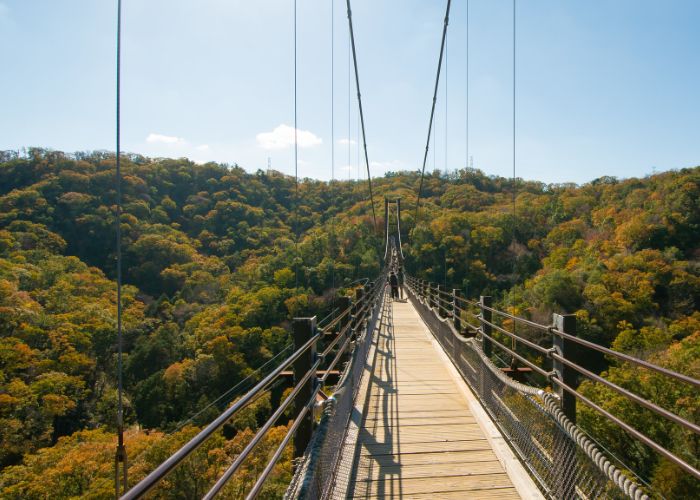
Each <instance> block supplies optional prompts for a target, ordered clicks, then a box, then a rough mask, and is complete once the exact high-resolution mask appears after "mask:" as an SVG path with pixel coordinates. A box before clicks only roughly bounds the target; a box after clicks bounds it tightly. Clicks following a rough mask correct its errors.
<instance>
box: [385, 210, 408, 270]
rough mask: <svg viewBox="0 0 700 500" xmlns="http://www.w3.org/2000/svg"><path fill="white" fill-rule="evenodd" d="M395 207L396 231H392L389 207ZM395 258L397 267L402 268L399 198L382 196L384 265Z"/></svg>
mask: <svg viewBox="0 0 700 500" xmlns="http://www.w3.org/2000/svg"><path fill="white" fill-rule="evenodd" d="M391 206H394V207H396V208H395V214H396V218H395V223H396V232H395V233H393V232H392V230H393V224H391V222H390V218H391V210H390V207H391ZM394 259H395V260H396V262H397V265H398V266H399V268H401V269H403V263H404V256H403V248H402V246H401V198H396V199H394V200H390V199H389V198H386V197H385V198H384V264H385V265H386V266H388V265H390V264H391V263H392V261H393V260H394Z"/></svg>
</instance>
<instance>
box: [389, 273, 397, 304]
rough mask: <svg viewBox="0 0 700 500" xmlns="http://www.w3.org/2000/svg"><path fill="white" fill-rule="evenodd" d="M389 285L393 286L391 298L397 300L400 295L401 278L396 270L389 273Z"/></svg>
mask: <svg viewBox="0 0 700 500" xmlns="http://www.w3.org/2000/svg"><path fill="white" fill-rule="evenodd" d="M389 285H390V286H391V298H392V299H394V300H396V299H397V298H398V297H399V278H398V277H397V276H396V273H395V272H394V271H391V274H390V275H389Z"/></svg>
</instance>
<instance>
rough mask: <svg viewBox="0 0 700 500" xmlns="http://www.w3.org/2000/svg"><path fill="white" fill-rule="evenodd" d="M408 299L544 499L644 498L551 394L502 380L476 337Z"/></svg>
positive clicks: (417, 302)
mask: <svg viewBox="0 0 700 500" xmlns="http://www.w3.org/2000/svg"><path fill="white" fill-rule="evenodd" d="M409 298H410V300H411V302H412V303H413V305H414V306H415V308H416V310H417V311H418V313H419V314H420V316H421V318H422V319H423V321H424V322H425V323H426V324H427V325H428V327H429V329H430V330H431V332H432V333H433V335H434V336H435V338H436V339H437V340H438V342H439V343H440V345H441V346H442V347H443V349H444V350H445V352H446V353H447V354H448V356H449V357H450V359H451V360H452V362H453V363H454V365H455V366H456V368H457V369H458V370H459V372H460V373H461V375H462V376H463V377H464V379H465V380H466V381H467V383H468V384H469V386H470V387H471V389H472V390H473V391H474V393H475V394H476V395H477V397H478V398H479V400H480V401H481V403H482V405H483V407H484V409H485V410H486V411H487V412H488V414H489V416H490V417H491V418H492V420H493V422H494V423H495V424H496V425H497V426H498V428H499V430H500V431H501V433H502V434H503V436H504V438H505V439H506V440H507V441H508V442H509V443H510V445H511V447H512V448H513V450H514V451H515V452H516V453H517V455H518V457H519V458H520V460H521V462H522V463H523V465H524V466H525V467H526V468H527V469H528V471H529V472H530V475H531V476H532V477H533V478H534V479H535V481H536V484H537V485H538V487H539V488H540V490H541V491H542V493H543V494H544V495H545V496H546V497H548V498H556V499H567V500H568V499H576V498H579V499H593V498H596V499H597V498H625V497H630V498H634V499H642V498H648V497H647V496H646V494H645V493H644V491H643V490H642V489H641V488H640V487H639V486H638V485H637V484H636V483H634V482H632V481H631V480H629V479H628V478H627V477H626V476H624V475H623V474H622V473H621V471H620V470H619V469H617V468H616V467H615V466H614V465H613V464H612V463H610V461H609V460H608V459H607V457H605V456H604V455H603V454H602V453H601V452H600V451H599V450H598V449H597V448H596V447H595V446H594V445H593V443H592V442H591V441H590V440H588V439H587V438H586V437H585V435H583V433H582V432H581V431H580V430H579V429H578V428H577V427H576V426H575V425H574V424H572V423H571V422H570V421H568V419H567V418H566V417H565V416H564V415H563V413H562V412H561V411H560V410H559V408H558V401H557V399H556V397H555V396H554V395H552V394H550V393H546V392H544V391H542V390H539V389H537V388H534V387H531V386H528V385H525V384H521V383H519V382H516V381H514V380H512V379H510V378H508V377H507V375H505V374H503V373H502V372H501V370H500V368H499V367H497V366H495V365H494V364H493V363H492V362H491V360H490V359H489V358H487V357H486V356H485V355H484V353H483V351H482V349H481V345H480V342H479V341H478V340H476V339H475V338H465V337H463V336H461V335H459V334H458V333H457V332H456V331H455V330H454V328H453V326H452V324H451V322H450V321H449V320H447V319H445V318H440V317H439V315H438V314H437V313H436V312H435V309H434V308H431V307H430V306H429V305H428V304H424V302H423V301H422V300H419V299H417V298H416V296H415V295H413V294H409Z"/></svg>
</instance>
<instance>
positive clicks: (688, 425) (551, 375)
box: [411, 280, 700, 478]
mask: <svg viewBox="0 0 700 500" xmlns="http://www.w3.org/2000/svg"><path fill="white" fill-rule="evenodd" d="M414 282H415V280H414ZM411 291H412V293H413V294H414V295H416V296H419V295H420V294H419V293H418V292H417V291H416V290H415V289H414V288H411ZM439 299H440V297H439V295H438V301H437V302H438V304H437V305H438V307H437V308H435V309H433V313H437V311H439V310H440V300H439ZM454 299H455V300H454V302H456V301H457V300H463V301H464V302H467V303H469V301H468V300H465V299H462V298H461V297H456V296H455V297H454ZM472 304H473V305H475V306H477V307H479V308H481V309H482V311H484V310H485V311H490V312H492V313H495V314H498V315H499V316H501V317H506V318H510V319H512V320H514V321H515V322H518V323H521V324H525V325H528V326H531V327H534V328H536V329H539V330H541V331H545V332H548V333H550V334H552V335H556V336H559V337H560V338H562V339H566V340H569V341H572V342H575V343H577V344H579V345H582V346H584V347H588V348H591V349H594V350H596V351H599V352H602V353H603V354H606V355H609V356H613V357H615V358H617V359H620V360H623V361H626V362H630V363H633V364H635V365H637V366H641V367H643V368H646V369H649V370H652V371H655V372H657V373H660V374H662V375H666V376H668V377H670V378H673V379H675V380H678V381H681V382H684V383H688V384H690V385H693V386H695V387H700V381H699V380H697V379H694V378H692V377H689V376H687V375H683V374H681V373H678V372H675V371H673V370H669V369H667V368H664V367H661V366H658V365H655V364H653V363H650V362H648V361H645V360H642V359H638V358H635V357H633V356H630V355H628V354H624V353H620V352H617V351H613V350H612V349H609V348H607V347H603V346H601V345H598V344H595V343H593V342H590V341H588V340H584V339H581V338H579V337H576V336H575V335H571V334H570V333H566V332H563V331H561V330H559V329H557V328H556V327H554V326H545V325H541V324H539V323H535V322H533V321H530V320H527V319H525V318H520V317H518V316H515V315H513V314H510V313H506V312H504V311H500V310H498V309H496V308H494V307H490V306H487V305H485V304H482V303H472ZM453 307H454V309H455V310H459V311H462V312H468V311H465V310H463V309H461V308H459V307H457V306H456V305H454V304H453ZM477 317H478V319H479V321H480V322H481V327H480V328H479V329H478V333H479V334H480V335H481V336H482V338H485V339H487V340H489V341H490V342H491V343H492V344H494V345H496V346H497V347H498V348H499V349H501V350H502V351H503V352H506V353H508V354H509V355H511V356H513V357H514V358H516V359H518V360H519V361H520V362H522V363H523V364H525V365H526V366H528V367H530V368H531V369H533V370H535V371H536V372H538V373H539V374H541V375H543V376H544V377H546V378H547V379H548V380H550V382H551V383H552V384H553V385H557V386H559V387H561V388H562V389H563V390H564V391H566V392H568V393H570V394H572V395H573V396H574V397H575V398H577V399H579V400H581V401H582V402H583V403H584V404H586V405H587V406H589V407H590V408H592V409H593V410H594V411H596V412H598V413H599V414H600V415H602V416H603V417H605V418H606V419H608V420H609V421H611V422H612V423H614V424H616V425H617V426H619V427H621V428H622V429H623V430H625V431H626V432H628V433H630V434H631V435H632V436H634V437H635V438H637V439H638V440H639V441H640V442H642V443H644V444H645V445H647V446H649V447H650V448H652V449H653V450H654V451H656V452H658V453H659V454H661V455H663V456H664V457H665V458H667V459H668V460H670V461H671V462H673V463H674V464H676V465H678V466H679V467H681V468H682V469H683V470H685V471H686V472H688V473H690V474H691V475H693V476H694V477H696V478H700V471H698V469H696V468H695V467H693V466H692V465H691V464H689V463H687V462H685V461H684V460H683V459H682V458H680V457H678V456H677V455H675V454H674V453H672V452H670V451H669V450H667V449H666V448H664V447H663V446H661V445H660V444H658V443H656V442H655V441H653V440H652V439H651V438H649V437H647V436H646V435H645V434H643V433H641V432H640V431H638V430H637V429H635V428H634V427H632V426H630V425H629V424H627V423H625V422H624V421H622V420H621V419H619V418H618V417H616V416H615V415H612V414H611V413H610V412H608V411H607V410H605V409H604V408H602V407H601V406H599V405H598V404H596V403H595V402H593V401H591V400H590V399H589V398H587V397H586V396H584V395H583V394H581V393H580V392H578V391H577V390H576V389H574V388H573V387H571V386H570V385H568V384H566V383H565V382H564V381H563V380H561V379H560V378H558V377H557V376H556V372H547V371H546V370H544V369H542V368H540V367H539V366H537V365H536V364H534V363H532V362H531V361H530V360H528V359H526V358H524V357H523V356H521V355H520V354H518V353H517V352H515V351H514V350H512V349H510V348H508V347H507V346H505V345H503V344H502V343H500V342H499V341H498V340H496V339H495V338H493V337H492V336H491V335H488V334H486V333H485V332H484V328H483V327H484V325H488V326H490V327H491V328H493V329H495V330H497V331H499V332H501V333H503V334H505V335H508V336H509V337H510V338H512V339H514V340H516V341H517V342H519V343H522V344H524V345H526V346H527V347H530V348H532V349H534V350H536V351H537V352H539V353H542V354H546V355H547V356H548V357H549V358H551V359H553V360H555V361H557V362H560V363H562V364H564V365H566V366H568V367H569V368H572V369H573V370H575V371H577V372H578V373H580V374H581V375H583V376H585V377H587V378H589V379H590V380H592V381H593V382H597V383H600V384H603V385H605V386H606V387H608V388H610V389H611V390H613V391H614V392H616V393H618V394H620V395H621V396H623V397H625V398H627V399H628V400H630V401H633V402H635V403H637V404H639V405H640V406H642V407H644V408H646V409H648V410H650V411H653V412H655V413H656V414H658V415H659V416H661V417H663V418H665V419H666V420H668V421H670V422H673V423H675V424H678V425H680V426H682V427H684V428H685V429H688V430H689V431H691V432H693V433H695V434H700V426H698V425H697V424H695V423H693V422H690V421H688V420H686V419H684V418H683V417H680V416H679V415H676V414H675V413H673V412H671V411H669V410H666V409H665V408H662V407H661V406H659V405H657V404H655V403H653V402H651V401H648V400H647V399H645V398H643V397H641V396H639V395H637V394H634V393H633V392H631V391H629V390H627V389H625V388H623V387H621V386H619V385H617V384H615V383H614V382H610V381H608V380H606V379H604V378H603V377H601V376H600V375H597V374H595V373H593V372H591V371H589V370H587V369H586V368H583V367H582V366H580V365H579V364H577V363H574V362H573V361H571V360H568V359H566V358H565V357H564V356H562V355H560V354H558V353H557V352H556V350H554V349H547V348H544V347H542V346H540V345H538V344H536V343H534V342H532V341H530V340H528V339H525V338H523V337H521V336H519V335H518V334H517V333H515V332H509V331H508V330H506V329H504V328H502V327H500V326H498V325H496V324H495V323H493V322H491V321H488V320H486V319H485V318H484V315H483V314H479V315H478V316H477ZM449 319H450V318H448V320H449ZM452 320H454V316H453V317H452Z"/></svg>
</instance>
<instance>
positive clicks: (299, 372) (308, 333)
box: [292, 317, 317, 457]
mask: <svg viewBox="0 0 700 500" xmlns="http://www.w3.org/2000/svg"><path fill="white" fill-rule="evenodd" d="M315 330H316V317H313V318H294V320H293V321H292V335H293V340H294V349H295V350H297V349H299V348H300V347H301V346H303V345H304V344H305V343H307V342H308V341H309V339H310V338H311V337H313V335H314V332H315ZM315 362H316V344H315V343H314V344H313V345H312V346H311V347H309V349H308V350H307V351H306V352H305V353H303V354H302V355H301V356H299V358H298V359H297V360H296V361H294V363H293V365H292V367H293V371H294V383H295V384H296V383H298V382H299V381H300V380H301V379H302V378H303V377H304V376H305V375H306V374H307V373H308V372H309V370H311V368H312V367H313V366H314V363H315ZM316 383H317V381H316V376H315V374H314V375H313V376H311V377H310V378H309V379H308V380H307V381H306V382H304V386H303V387H302V389H301V391H300V392H299V394H298V395H297V397H296V399H295V401H294V413H295V414H296V415H298V414H299V413H300V412H301V411H302V410H303V409H304V407H305V406H306V405H307V404H309V401H311V398H312V397H313V396H314V391H315V385H316ZM313 430H314V418H313V412H308V413H307V415H306V416H305V417H304V420H303V422H302V423H301V425H300V426H299V428H298V429H297V432H296V434H295V436H294V456H295V457H301V456H303V455H304V451H306V447H307V446H308V445H309V442H310V441H311V435H312V433H313Z"/></svg>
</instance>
